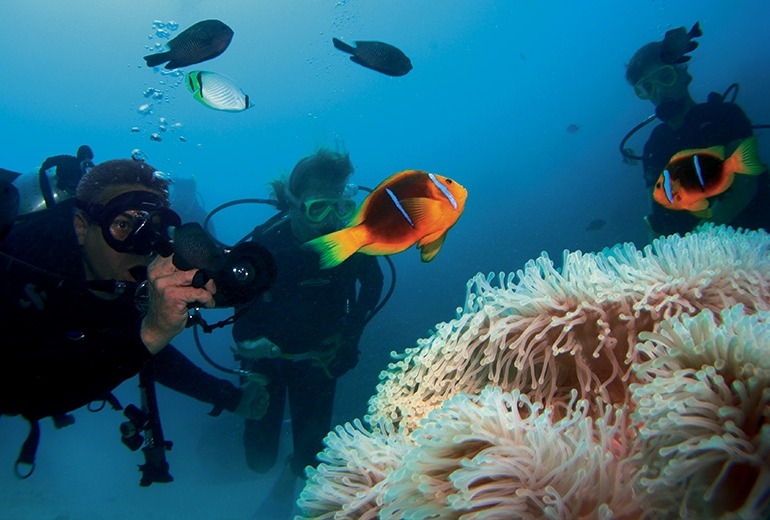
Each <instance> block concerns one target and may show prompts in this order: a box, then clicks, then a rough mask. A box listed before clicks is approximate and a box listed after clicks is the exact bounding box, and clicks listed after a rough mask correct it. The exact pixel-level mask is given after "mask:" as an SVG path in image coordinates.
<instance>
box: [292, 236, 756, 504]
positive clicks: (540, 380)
mask: <svg viewBox="0 0 770 520" xmlns="http://www.w3.org/2000/svg"><path fill="white" fill-rule="evenodd" d="M769 251H770V236H769V235H768V234H767V233H765V232H763V231H750V232H746V231H740V230H739V231H735V230H732V229H729V228H720V227H714V226H707V227H704V228H702V229H701V230H699V231H698V232H694V233H690V234H688V235H686V236H684V237H680V236H677V235H673V236H671V237H666V238H660V239H658V240H656V241H654V242H653V244H652V245H650V246H647V247H645V248H644V249H643V250H641V251H640V250H638V249H637V248H635V247H634V246H633V245H631V244H624V245H620V246H616V247H614V248H612V249H608V250H605V251H603V252H601V253H595V254H590V253H589V254H583V253H580V252H572V253H569V252H565V254H564V260H563V264H562V266H561V268H556V267H555V266H554V264H553V262H552V261H551V260H550V259H549V258H548V257H547V256H546V255H543V256H541V257H540V258H538V259H536V260H533V261H530V262H528V263H527V264H526V265H525V267H524V269H523V270H520V271H518V272H517V273H516V274H515V275H514V274H510V275H507V276H506V275H504V274H502V273H501V274H500V275H499V277H497V278H498V280H499V286H494V285H493V281H494V279H495V278H496V277H495V276H492V275H490V276H486V277H485V276H482V275H477V276H476V277H474V278H473V279H472V280H471V281H469V283H468V293H467V298H466V304H465V307H464V308H463V309H458V316H457V318H456V319H454V320H452V321H450V322H448V323H443V324H439V325H438V326H437V327H436V330H435V333H434V334H433V335H432V336H431V337H430V338H428V339H425V340H420V341H419V342H418V346H417V347H416V348H411V349H407V351H406V352H405V354H404V355H403V356H402V358H401V359H399V360H397V361H395V362H394V363H392V364H391V365H389V367H388V369H387V370H386V371H384V372H383V373H382V374H381V376H380V378H381V382H380V384H379V385H378V388H377V394H376V395H375V396H374V397H372V399H371V400H370V407H369V414H368V415H367V417H366V418H365V419H366V423H367V424H368V426H365V425H364V424H362V423H360V422H356V423H355V424H354V425H352V426H351V425H346V426H345V427H338V428H337V429H336V431H335V432H332V433H331V434H330V435H329V436H328V437H327V439H326V444H327V446H328V447H327V449H326V450H325V451H324V452H323V453H322V454H321V455H320V458H321V461H322V462H321V464H320V465H319V466H318V468H316V469H313V468H310V469H309V471H308V475H309V479H308V483H307V486H306V488H305V489H304V490H303V492H302V495H301V497H300V500H299V502H298V504H299V505H300V507H301V509H302V510H303V511H304V513H305V516H303V517H301V518H329V519H331V518H335V519H336V518H346V519H347V518H448V519H476V518H478V519H481V518H485V519H492V518H629V519H630V518H652V517H655V518H658V517H665V516H666V515H670V516H673V517H678V516H679V515H680V514H685V515H689V514H691V512H693V511H697V512H703V511H712V510H713V511H717V510H719V511H723V512H728V511H739V510H740V511H741V512H746V515H745V517H746V518H751V517H752V516H751V515H752V514H759V515H762V514H764V515H767V513H768V508H770V505H768V496H767V489H768V482H767V481H768V480H769V475H770V473H768V468H769V464H770V462H769V461H768V457H767V455H766V449H767V447H768V446H770V443H769V440H768V437H767V436H768V428H770V426H767V425H766V419H767V413H768V412H767V410H768V409H770V401H768V396H769V391H768V390H767V386H768V385H767V382H766V381H765V379H763V378H764V377H765V376H764V375H763V374H765V372H764V370H765V369H764V368H762V367H764V366H765V365H762V364H760V363H758V361H756V360H755V359H754V358H755V357H756V356H757V355H759V354H755V353H760V352H762V351H769V350H770V343H768V336H767V334H766V333H765V332H763V331H762V330H763V327H766V325H765V322H766V320H767V317H766V314H765V312H764V311H770V258H769V255H768V252H769ZM723 309H730V310H729V311H726V312H725V313H722V311H723ZM699 313H700V314H699ZM754 314H756V315H757V316H756V318H751V316H752V315H754ZM696 315H697V318H692V320H691V319H690V316H696ZM752 319H753V321H751V320H752ZM746 320H749V321H746ZM723 322H724V323H723ZM731 327H732V328H731ZM760 329H762V330H760ZM640 334H641V338H642V340H643V341H644V342H643V343H641V344H640V345H638V340H637V337H638V336H639V335H640ZM719 338H722V339H719ZM709 342H711V343H709ZM749 353H752V354H749ZM715 356H716V357H715ZM731 356H732V357H731ZM747 356H748V357H747ZM752 356H753V357H752ZM759 357H761V355H759ZM747 359H751V361H750V362H748V364H747V361H746V360H747ZM688 363H689V364H688ZM699 363H700V364H699ZM683 371H685V372H686V373H687V374H690V376H691V377H690V378H689V379H687V378H683V377H682V373H683ZM688 371H689V372H688ZM683 379H684V380H683ZM677 385H680V386H677ZM699 385H700V386H699ZM688 394H692V395H688ZM720 421H721V422H720ZM680 426H681V428H680ZM728 480H729V481H730V483H729V485H726V484H725V482H726V481H728ZM736 482H737V484H736ZM735 485H737V486H741V485H743V486H744V487H745V489H746V491H745V492H742V493H739V494H738V495H736V494H735V493H733V492H732V491H731V490H732V488H731V487H730V486H735ZM709 508H711V509H709ZM720 508H721V509H720ZM704 514H705V513H704ZM696 516H697V515H696ZM701 516H702V515H701ZM753 517H756V518H759V517H762V516H753Z"/></svg>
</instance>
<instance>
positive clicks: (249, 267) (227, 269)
mask: <svg viewBox="0 0 770 520" xmlns="http://www.w3.org/2000/svg"><path fill="white" fill-rule="evenodd" d="M173 263H174V265H175V266H176V267H177V269H181V270H183V271H188V270H190V269H198V273H196V275H195V278H193V286H194V287H203V286H204V285H205V284H206V282H207V281H208V280H209V279H211V280H214V283H215V284H216V285H217V293H216V295H215V296H214V301H215V302H216V306H217V307H234V306H237V305H243V304H245V303H248V302H250V301H252V300H253V299H254V298H256V297H257V296H258V295H260V294H261V293H263V292H264V291H266V290H267V289H268V288H270V286H272V285H273V283H274V282H275V276H276V265H275V260H274V259H273V256H272V255H271V254H270V252H268V250H267V249H265V248H264V247H262V246H260V245H259V244H255V243H254V242H243V243H241V244H238V245H236V246H235V247H233V248H220V247H219V246H217V244H216V242H215V241H214V239H213V238H211V236H210V235H209V234H208V233H206V231H205V230H204V229H203V227H201V225H200V224H198V223H197V222H190V223H187V224H183V225H182V226H179V227H178V228H176V229H175V230H174V257H173Z"/></svg>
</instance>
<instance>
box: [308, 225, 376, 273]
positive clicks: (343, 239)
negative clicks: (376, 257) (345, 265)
mask: <svg viewBox="0 0 770 520" xmlns="http://www.w3.org/2000/svg"><path fill="white" fill-rule="evenodd" d="M366 238H367V234H366V229H365V228H364V227H363V226H353V227H349V228H345V229H341V230H340V231H335V232H333V233H329V234H328V235H323V236H320V237H318V238H314V239H313V240H310V241H308V242H305V245H306V246H307V247H309V248H310V249H312V250H313V251H315V252H316V253H318V256H320V257H321V258H320V265H321V269H329V268H330V267H335V266H337V265H339V264H341V263H342V262H344V261H345V260H346V259H347V258H349V257H350V256H351V255H352V254H353V253H355V252H356V251H358V250H359V249H361V247H362V246H363V245H364V244H365V243H366Z"/></svg>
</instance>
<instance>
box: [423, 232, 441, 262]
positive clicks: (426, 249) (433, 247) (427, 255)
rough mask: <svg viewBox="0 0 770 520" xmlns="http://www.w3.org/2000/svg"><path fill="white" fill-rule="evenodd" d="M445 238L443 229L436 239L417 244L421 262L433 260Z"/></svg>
mask: <svg viewBox="0 0 770 520" xmlns="http://www.w3.org/2000/svg"><path fill="white" fill-rule="evenodd" d="M445 239H446V231H444V232H443V233H442V234H441V236H439V237H438V238H437V239H435V240H434V241H432V242H428V243H427V244H425V245H422V246H419V245H418V247H419V248H420V259H421V260H422V261H423V262H430V261H431V260H433V259H434V258H435V257H436V255H437V254H438V252H439V250H440V249H441V246H443V245H444V240H445Z"/></svg>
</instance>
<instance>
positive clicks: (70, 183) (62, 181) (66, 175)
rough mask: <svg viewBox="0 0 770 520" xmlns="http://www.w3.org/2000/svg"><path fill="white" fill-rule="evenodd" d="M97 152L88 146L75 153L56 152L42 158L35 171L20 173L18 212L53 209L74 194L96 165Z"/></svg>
mask: <svg viewBox="0 0 770 520" xmlns="http://www.w3.org/2000/svg"><path fill="white" fill-rule="evenodd" d="M93 159H94V152H93V150H91V147H90V146H88V145H85V144H84V145H82V146H80V147H79V148H78V150H77V154H76V155H74V156H73V155H55V156H53V157H49V158H47V159H46V160H45V161H43V164H42V165H41V166H40V168H38V169H37V170H35V171H32V172H29V173H26V174H24V175H21V176H19V177H18V178H17V179H16V180H15V181H14V185H15V186H16V188H18V190H19V195H20V197H19V215H20V216H23V215H27V214H29V213H34V212H36V211H40V210H43V209H46V208H51V207H53V206H55V205H56V204H58V203H60V202H62V201H63V200H66V199H69V198H72V197H74V196H75V190H76V188H77V185H78V182H80V179H81V177H83V175H85V174H86V173H88V171H89V170H91V168H93V166H94V163H93Z"/></svg>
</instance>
